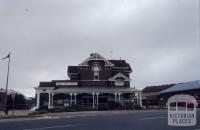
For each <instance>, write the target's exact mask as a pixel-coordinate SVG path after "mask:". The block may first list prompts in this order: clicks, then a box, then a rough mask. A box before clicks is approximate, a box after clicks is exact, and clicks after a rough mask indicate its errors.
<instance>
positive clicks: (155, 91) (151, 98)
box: [142, 84, 175, 106]
mask: <svg viewBox="0 0 200 130" xmlns="http://www.w3.org/2000/svg"><path fill="white" fill-rule="evenodd" d="M174 85H175V84H166V85H159V86H148V87H145V88H144V89H143V90H142V98H143V101H144V103H143V105H152V106H154V105H158V104H159V103H160V102H162V98H160V93H161V92H162V91H163V90H166V89H168V88H171V87H172V86H174Z"/></svg>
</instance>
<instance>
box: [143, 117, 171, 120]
mask: <svg viewBox="0 0 200 130" xmlns="http://www.w3.org/2000/svg"><path fill="white" fill-rule="evenodd" d="M166 118H167V117H147V118H142V119H140V120H155V119H166Z"/></svg>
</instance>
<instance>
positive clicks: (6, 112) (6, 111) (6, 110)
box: [5, 53, 10, 115]
mask: <svg viewBox="0 0 200 130" xmlns="http://www.w3.org/2000/svg"><path fill="white" fill-rule="evenodd" d="M8 58H9V59H8V71H7V80H6V96H5V114H6V115H8V109H7V93H8V79H9V71H10V53H9V57H8Z"/></svg>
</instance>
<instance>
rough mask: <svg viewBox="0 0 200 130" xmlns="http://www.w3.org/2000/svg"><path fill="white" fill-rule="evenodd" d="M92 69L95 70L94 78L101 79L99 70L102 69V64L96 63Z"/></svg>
mask: <svg viewBox="0 0 200 130" xmlns="http://www.w3.org/2000/svg"><path fill="white" fill-rule="evenodd" d="M92 70H93V71H94V80H99V71H100V70H101V68H100V66H99V65H98V64H94V65H93V67H92Z"/></svg>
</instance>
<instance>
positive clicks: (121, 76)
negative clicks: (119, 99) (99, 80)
mask: <svg viewBox="0 0 200 130" xmlns="http://www.w3.org/2000/svg"><path fill="white" fill-rule="evenodd" d="M117 79H123V80H124V81H130V79H129V78H128V77H126V76H125V75H123V74H122V73H118V74H116V75H115V76H113V77H111V78H110V79H108V80H109V81H116V80H117Z"/></svg>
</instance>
